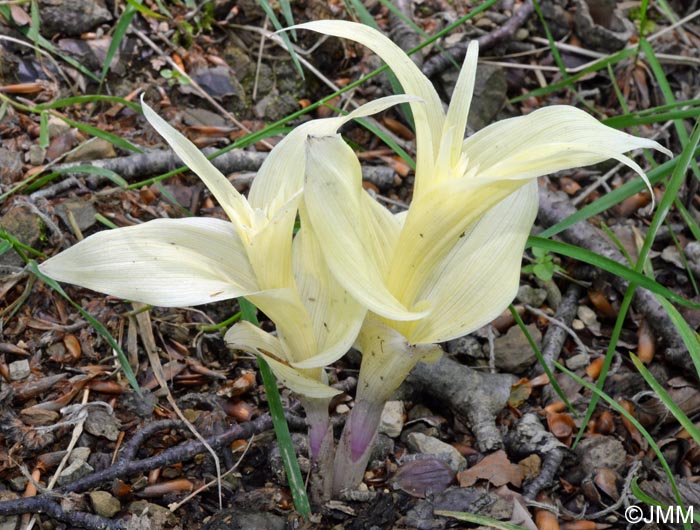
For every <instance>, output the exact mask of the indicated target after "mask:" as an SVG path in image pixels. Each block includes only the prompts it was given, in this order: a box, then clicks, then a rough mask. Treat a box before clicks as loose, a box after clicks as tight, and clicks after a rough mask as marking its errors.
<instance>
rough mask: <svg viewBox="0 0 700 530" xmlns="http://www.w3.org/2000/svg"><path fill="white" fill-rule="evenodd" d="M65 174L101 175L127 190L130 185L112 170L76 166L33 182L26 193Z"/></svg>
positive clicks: (54, 172) (48, 174)
mask: <svg viewBox="0 0 700 530" xmlns="http://www.w3.org/2000/svg"><path fill="white" fill-rule="evenodd" d="M65 173H88V174H91V175H101V176H103V177H105V178H107V179H109V180H110V181H112V182H113V183H114V184H116V185H117V186H119V187H120V188H122V189H127V187H128V185H129V183H128V182H127V181H126V180H124V178H123V177H122V176H121V175H119V174H118V173H115V172H114V171H112V170H111V169H107V168H104V167H97V166H75V167H67V168H65V169H59V170H57V171H53V172H51V173H47V174H46V175H44V176H42V177H40V178H38V179H36V180H35V181H34V182H32V183H31V184H30V185H28V186H27V187H26V188H25V191H26V192H27V193H29V192H32V191H34V190H38V189H40V188H41V187H42V186H44V185H45V184H46V183H48V182H51V181H52V180H53V179H55V178H56V177H59V176H61V175H64V174H65Z"/></svg>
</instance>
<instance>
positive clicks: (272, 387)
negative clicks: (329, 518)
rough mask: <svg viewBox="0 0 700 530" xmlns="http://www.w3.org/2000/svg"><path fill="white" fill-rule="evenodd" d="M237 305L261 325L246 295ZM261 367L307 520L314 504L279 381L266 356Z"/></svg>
mask: <svg viewBox="0 0 700 530" xmlns="http://www.w3.org/2000/svg"><path fill="white" fill-rule="evenodd" d="M238 305H239V306H240V307H241V318H242V319H243V320H247V321H248V322H250V323H251V324H254V325H256V326H259V325H260V322H259V321H258V315H257V313H258V311H257V309H256V307H255V306H254V305H253V304H252V303H251V302H249V301H248V300H246V299H245V298H239V299H238ZM257 359H258V366H259V367H260V375H261V376H262V380H263V385H264V386H265V394H266V395H267V403H268V406H269V407H270V416H272V425H273V427H274V429H275V436H276V437H277V443H278V444H279V447H280V453H281V455H282V462H283V463H284V470H285V472H286V473H287V481H288V482H289V489H290V491H291V492H292V499H293V500H294V507H295V508H296V510H297V512H299V513H300V514H301V516H302V517H304V519H308V517H309V515H311V505H310V504H309V497H308V495H307V494H306V484H305V482H304V478H303V477H302V476H301V470H300V469H299V462H298V460H297V456H296V452H295V450H294V442H293V441H292V435H291V434H290V433H289V426H288V425H287V418H285V416H284V408H283V407H282V400H281V399H280V393H279V390H278V389H277V380H276V379H275V375H274V374H273V373H272V370H271V369H270V365H268V364H267V362H266V361H265V359H263V358H262V357H261V356H260V355H258V356H257Z"/></svg>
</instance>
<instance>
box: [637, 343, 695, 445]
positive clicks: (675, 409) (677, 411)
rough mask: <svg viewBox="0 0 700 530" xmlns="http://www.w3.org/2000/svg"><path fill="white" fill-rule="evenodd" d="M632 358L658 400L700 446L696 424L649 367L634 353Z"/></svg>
mask: <svg viewBox="0 0 700 530" xmlns="http://www.w3.org/2000/svg"><path fill="white" fill-rule="evenodd" d="M630 358H631V359H632V362H633V363H634V366H635V368H637V371H638V372H639V373H640V374H641V375H642V377H643V378H644V380H645V381H646V382H647V384H648V385H649V386H650V387H651V389H652V390H653V391H654V392H655V393H656V395H657V396H658V398H659V399H660V400H661V401H662V402H663V404H664V405H665V406H666V408H667V409H668V410H669V411H670V412H671V414H673V417H674V418H676V420H678V423H680V424H681V425H682V426H683V428H684V429H685V430H686V431H688V434H690V436H691V437H692V438H693V440H695V443H697V444H700V430H698V428H697V427H696V426H695V424H694V423H693V422H692V421H690V419H689V418H688V416H686V414H685V412H683V411H682V410H681V408H680V407H679V406H678V405H677V404H676V402H675V401H673V399H672V398H671V396H669V395H668V392H666V390H665V389H664V387H662V386H661V385H660V384H659V382H658V381H657V380H656V379H655V378H654V376H653V375H652V374H651V372H650V371H649V370H647V367H646V366H644V363H643V362H642V361H640V360H639V357H637V356H636V355H635V354H634V353H630Z"/></svg>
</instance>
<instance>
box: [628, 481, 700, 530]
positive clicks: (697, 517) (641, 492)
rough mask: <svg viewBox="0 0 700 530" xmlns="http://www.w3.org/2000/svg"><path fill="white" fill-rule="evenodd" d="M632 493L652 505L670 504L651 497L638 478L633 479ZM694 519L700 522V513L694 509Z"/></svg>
mask: <svg viewBox="0 0 700 530" xmlns="http://www.w3.org/2000/svg"><path fill="white" fill-rule="evenodd" d="M632 494H633V495H634V496H635V497H637V498H638V499H639V500H640V501H642V502H644V503H646V504H648V505H650V506H661V507H662V508H664V509H667V508H668V506H667V505H666V504H664V503H662V502H659V501H657V500H656V499H654V498H652V497H650V496H649V495H647V494H646V492H645V491H644V490H642V488H640V487H639V483H638V481H637V479H636V478H635V479H634V480H633V481H632ZM693 520H694V521H695V522H696V523H700V513H696V512H695V511H694V510H693Z"/></svg>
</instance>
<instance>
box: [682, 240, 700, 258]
mask: <svg viewBox="0 0 700 530" xmlns="http://www.w3.org/2000/svg"><path fill="white" fill-rule="evenodd" d="M683 251H684V252H685V255H686V256H687V257H688V259H689V260H690V261H692V262H694V263H697V264H700V242H697V241H691V242H690V243H688V244H687V245H686V246H685V248H684V249H683Z"/></svg>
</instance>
